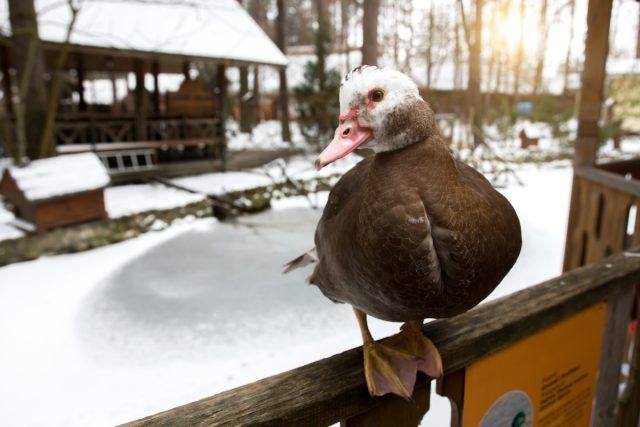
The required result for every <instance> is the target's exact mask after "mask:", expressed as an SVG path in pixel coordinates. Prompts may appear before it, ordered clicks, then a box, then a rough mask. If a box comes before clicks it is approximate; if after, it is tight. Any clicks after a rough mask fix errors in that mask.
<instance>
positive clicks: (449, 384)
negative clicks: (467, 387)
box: [436, 368, 465, 427]
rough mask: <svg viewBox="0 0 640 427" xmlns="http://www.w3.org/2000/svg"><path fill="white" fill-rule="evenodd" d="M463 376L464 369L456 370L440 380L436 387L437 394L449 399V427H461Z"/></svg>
mask: <svg viewBox="0 0 640 427" xmlns="http://www.w3.org/2000/svg"><path fill="white" fill-rule="evenodd" d="M464 376H465V370H464V368H463V369H458V370H457V371H455V372H452V373H450V374H447V375H445V376H443V377H442V378H440V379H439V380H438V382H437V385H436V391H437V392H438V394H439V395H440V396H444V397H446V398H447V399H449V403H450V404H451V427H461V426H462V411H463V406H464Z"/></svg>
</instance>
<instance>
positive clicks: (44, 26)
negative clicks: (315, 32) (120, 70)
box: [0, 0, 287, 65]
mask: <svg viewBox="0 0 640 427" xmlns="http://www.w3.org/2000/svg"><path fill="white" fill-rule="evenodd" d="M76 3H77V4H78V6H79V10H80V12H79V13H78V17H77V21H76V24H75V28H74V31H73V33H72V35H71V43H72V44H77V45H83V46H95V47H106V48H113V49H120V50H128V51H144V52H156V53H162V54H173V55H182V56H185V57H192V58H213V59H225V60H230V61H233V60H237V61H248V62H254V63H259V64H267V65H286V64H287V58H286V57H285V55H284V54H283V53H282V52H281V51H280V49H278V48H277V47H276V45H275V44H274V43H273V42H272V41H271V39H269V37H268V36H267V35H266V34H265V33H264V32H263V31H262V29H260V27H259V26H258V24H257V23H256V22H255V21H254V20H253V19H252V18H251V17H250V16H249V14H248V13H247V12H246V11H245V10H244V9H243V8H242V6H241V5H240V4H239V3H238V2H237V1H236V0H190V1H188V2H146V1H145V2H142V1H136V2H122V1H95V0H94V1H82V2H76ZM36 11H37V13H38V27H39V28H38V29H39V34H40V38H41V39H42V40H44V41H49V42H63V41H64V40H65V37H66V31H67V27H68V23H69V22H70V19H71V12H70V10H69V7H68V6H67V4H66V2H60V1H57V0H37V1H36ZM0 16H2V17H3V19H2V21H0V27H1V29H2V31H3V33H4V34H11V31H10V25H9V18H8V17H9V15H8V8H7V2H6V1H3V2H1V4H0Z"/></svg>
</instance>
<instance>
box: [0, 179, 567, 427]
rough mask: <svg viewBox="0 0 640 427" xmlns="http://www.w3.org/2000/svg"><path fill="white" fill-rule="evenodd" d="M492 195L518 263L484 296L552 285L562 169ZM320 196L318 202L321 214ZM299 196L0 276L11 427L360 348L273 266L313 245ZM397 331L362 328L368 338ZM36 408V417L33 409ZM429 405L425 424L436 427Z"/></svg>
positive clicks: (67, 422) (99, 422)
mask: <svg viewBox="0 0 640 427" xmlns="http://www.w3.org/2000/svg"><path fill="white" fill-rule="evenodd" d="M519 175H520V178H521V179H522V180H523V181H524V182H525V185H524V186H517V185H512V186H510V187H508V188H506V189H504V190H502V191H503V192H504V194H505V195H506V196H507V197H508V198H509V199H510V200H511V202H512V203H513V205H514V207H515V208H516V210H517V211H518V214H519V216H520V219H521V222H522V226H523V238H524V239H523V240H524V244H523V249H522V254H521V256H520V260H519V261H518V263H517V264H516V266H515V267H514V269H513V271H512V272H511V273H509V275H508V276H507V278H506V279H505V280H504V282H503V283H502V284H501V285H500V286H499V287H498V289H497V290H496V291H495V292H494V293H493V294H492V295H491V296H490V297H489V298H496V297H498V296H501V295H505V294H507V293H510V292H513V291H516V290H518V289H521V288H523V287H526V286H529V285H532V284H535V283H538V282H540V281H542V280H545V279H548V278H550V277H553V276H555V275H557V274H559V273H560V270H561V260H562V251H563V247H564V234H565V227H566V219H567V213H568V204H569V191H570V183H571V170H570V169H569V168H567V167H564V168H555V169H554V168H546V167H541V168H537V167H531V168H525V169H524V170H522V171H520V172H519ZM323 197H326V195H320V196H319V199H320V201H321V202H322V200H323ZM306 206H307V201H306V200H305V199H304V198H296V199H288V200H283V201H278V202H277V203H275V209H274V210H271V211H268V212H265V213H262V214H259V215H255V216H248V217H243V218H241V219H240V220H238V221H237V222H235V223H217V222H216V221H215V220H212V219H205V220H195V221H185V220H183V221H178V222H177V223H174V224H173V225H172V226H170V227H168V228H167V229H165V230H163V231H159V232H153V233H148V234H145V235H143V236H140V237H138V238H135V239H132V240H128V241H126V242H122V243H118V244H115V245H110V246H106V247H102V248H99V249H95V250H91V251H87V252H83V253H78V254H73V255H62V256H56V257H45V258H41V259H39V260H36V261H30V262H24V263H19V264H14V265H10V266H6V267H3V268H0V343H2V351H1V352H0V378H2V381H0V408H2V418H3V423H6V425H11V426H40V425H47V426H88V425H90V426H103V425H105V426H106V425H113V424H117V423H121V422H125V421H128V420H132V419H135V418H139V417H142V416H145V415H148V414H151V413H155V412H158V411H161V410H164V409H168V408H170V407H173V406H176V405H180V404H183V403H187V402H189V401H193V400H196V399H200V398H202V397H205V396H208V395H211V394H214V393H217V392H219V391H222V390H225V389H229V388H231V387H235V386H238V385H241V384H244V383H247V382H250V381H254V380H257V379H260V378H262V377H265V376H267V375H272V374H275V373H278V372H281V371H284V370H288V369H291V368H293V367H296V366H300V365H302V364H305V363H308V362H311V361H314V360H316V359H318V358H321V357H326V356H329V355H332V354H335V353H337V352H340V351H343V350H345V349H348V348H351V347H354V346H357V345H359V344H360V338H359V332H358V328H357V325H356V322H355V320H354V319H353V316H352V313H351V311H350V309H349V308H348V307H346V306H344V305H335V304H332V303H331V302H329V301H328V300H327V299H325V298H324V297H323V296H322V295H321V294H320V292H319V291H318V290H317V289H316V288H314V287H309V286H305V285H304V284H303V279H304V277H305V275H306V274H307V273H308V272H306V271H296V272H294V273H291V274H289V275H286V276H281V275H280V267H281V265H282V264H283V263H284V262H286V261H288V260H289V259H291V258H292V257H294V256H296V255H298V254H299V253H300V252H301V251H303V250H306V249H308V248H309V247H310V246H311V245H312V241H313V231H314V227H315V224H316V222H317V220H318V218H319V216H320V211H319V210H311V209H309V208H308V207H306ZM397 327H398V325H397V324H393V323H388V322H380V321H374V322H372V332H373V333H374V335H375V336H376V337H382V336H384V335H389V334H392V333H394V332H395V331H396V329H397ZM34 407H36V408H37V410H33V408H34ZM447 411H448V404H447V403H446V401H445V400H444V399H441V398H436V397H433V399H432V410H431V411H430V412H429V414H428V415H427V419H426V420H425V423H424V424H425V425H436V426H441V425H446V419H447V417H448V415H447Z"/></svg>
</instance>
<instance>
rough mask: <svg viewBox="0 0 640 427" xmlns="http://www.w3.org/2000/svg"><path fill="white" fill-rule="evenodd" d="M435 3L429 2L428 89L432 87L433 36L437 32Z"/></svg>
mask: <svg viewBox="0 0 640 427" xmlns="http://www.w3.org/2000/svg"><path fill="white" fill-rule="evenodd" d="M434 8H435V5H434V4H433V1H431V2H430V4H429V12H428V13H427V16H428V27H427V28H428V29H427V49H426V61H427V89H430V88H431V74H432V70H433V50H432V49H433V38H434V33H435V28H434V27H435V18H434V16H433V15H434V12H433V9H434Z"/></svg>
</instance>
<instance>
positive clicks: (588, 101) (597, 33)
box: [573, 0, 613, 167]
mask: <svg viewBox="0 0 640 427" xmlns="http://www.w3.org/2000/svg"><path fill="white" fill-rule="evenodd" d="M612 3H613V0H589V10H588V12H587V38H586V41H585V52H584V67H583V71H582V83H581V87H580V93H579V95H578V113H577V115H578V135H577V139H576V151H575V158H574V160H573V163H574V166H576V167H578V166H591V165H594V164H595V162H596V153H597V150H598V144H599V142H600V138H599V136H598V131H599V128H598V121H599V120H600V112H601V109H602V101H603V98H604V78H605V66H606V63H607V55H608V53H609V25H610V22H611V7H612Z"/></svg>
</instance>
